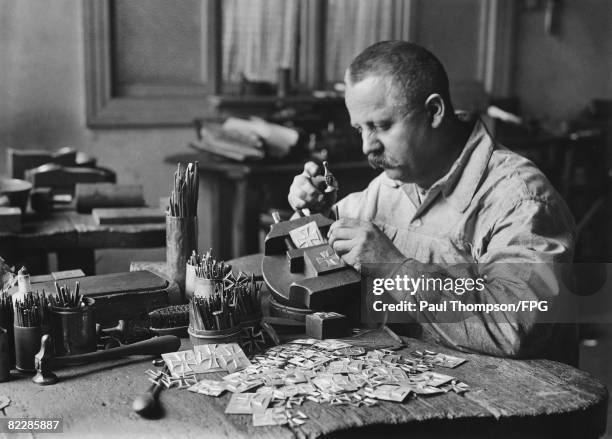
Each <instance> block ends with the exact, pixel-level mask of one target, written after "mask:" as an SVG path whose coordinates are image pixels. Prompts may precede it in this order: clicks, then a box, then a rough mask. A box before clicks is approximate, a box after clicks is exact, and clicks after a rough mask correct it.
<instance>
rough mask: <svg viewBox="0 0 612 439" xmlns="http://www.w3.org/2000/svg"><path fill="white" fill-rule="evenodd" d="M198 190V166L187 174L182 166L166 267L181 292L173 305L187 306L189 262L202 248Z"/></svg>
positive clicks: (177, 177) (172, 200)
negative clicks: (199, 247)
mask: <svg viewBox="0 0 612 439" xmlns="http://www.w3.org/2000/svg"><path fill="white" fill-rule="evenodd" d="M198 189H199V176H198V163H197V162H195V163H189V164H188V165H187V167H186V168H185V169H184V170H183V169H182V168H181V164H180V163H179V164H178V169H177V171H176V173H175V174H174V184H173V187H172V191H171V193H170V199H169V202H168V204H169V206H168V212H167V214H166V264H167V267H168V274H169V276H170V277H171V278H172V280H174V281H175V282H176V283H177V284H178V286H179V290H180V295H179V296H178V297H170V303H171V304H173V305H176V304H180V303H184V302H185V280H186V269H187V262H188V260H189V257H190V255H191V252H192V250H193V249H194V248H197V245H198V217H197V213H198V212H197V211H198Z"/></svg>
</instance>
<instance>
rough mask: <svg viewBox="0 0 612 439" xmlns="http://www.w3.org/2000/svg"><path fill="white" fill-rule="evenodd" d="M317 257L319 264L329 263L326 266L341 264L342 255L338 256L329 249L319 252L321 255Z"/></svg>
mask: <svg viewBox="0 0 612 439" xmlns="http://www.w3.org/2000/svg"><path fill="white" fill-rule="evenodd" d="M316 259H317V264H319V265H323V264H327V265H326V268H329V267H335V266H336V265H339V264H340V256H338V255H337V254H336V253H331V252H330V250H329V249H327V250H324V251H322V252H321V253H319V256H317V258H316Z"/></svg>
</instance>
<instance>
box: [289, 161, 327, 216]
mask: <svg viewBox="0 0 612 439" xmlns="http://www.w3.org/2000/svg"><path fill="white" fill-rule="evenodd" d="M326 186H327V185H326V184H325V177H323V167H321V166H319V165H317V164H316V163H315V162H307V163H306V164H305V165H304V172H302V173H301V174H299V175H296V176H295V177H294V178H293V183H292V184H291V187H290V188H289V196H288V197H287V199H288V200H289V204H290V205H291V207H292V208H293V209H294V210H298V209H309V210H310V211H311V212H313V213H322V214H324V215H329V212H330V211H331V207H332V206H333V205H334V203H335V202H336V199H337V198H338V194H337V192H336V191H333V192H329V193H327V194H326V193H324V191H325V188H326Z"/></svg>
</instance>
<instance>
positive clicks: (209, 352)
mask: <svg viewBox="0 0 612 439" xmlns="http://www.w3.org/2000/svg"><path fill="white" fill-rule="evenodd" d="M163 358H164V361H165V363H166V366H167V367H168V369H169V376H168V377H164V379H165V380H166V381H163V382H168V383H169V385H167V386H168V387H171V386H174V385H176V386H178V387H185V388H187V389H188V390H190V391H192V392H196V393H200V394H204V395H208V396H219V395H221V394H223V393H224V392H226V391H229V392H232V397H231V399H230V401H229V403H228V405H227V408H226V410H225V413H227V414H252V415H253V425H255V426H263V425H284V424H289V425H290V426H299V425H302V424H303V423H304V422H306V420H307V419H308V417H307V416H306V415H305V414H304V413H303V412H302V411H301V410H299V409H297V407H299V406H301V405H302V404H303V403H304V402H305V401H312V402H316V403H319V404H321V403H328V404H330V405H348V406H353V407H370V406H373V405H376V404H377V403H378V401H394V402H403V401H405V400H406V399H407V398H408V396H409V395H411V394H413V395H434V394H440V393H446V392H449V391H454V392H456V393H463V392H465V391H467V390H469V386H468V385H467V384H465V383H462V382H459V381H458V380H456V379H455V378H454V377H452V376H450V375H446V374H442V373H438V372H434V371H432V367H433V366H441V367H447V368H454V367H457V366H459V365H461V364H462V363H463V362H465V360H464V359H461V358H458V357H453V356H450V355H446V354H442V353H436V352H432V351H414V352H412V354H410V355H409V356H404V355H399V354H397V353H395V352H394V351H392V350H388V349H373V350H366V349H364V348H362V347H354V346H352V345H350V344H348V343H345V342H343V341H340V340H315V339H301V340H295V341H293V342H291V343H289V344H285V345H280V346H275V347H272V348H269V349H268V350H267V351H266V352H265V353H264V354H261V355H255V356H253V357H252V358H251V359H250V360H249V359H247V357H246V356H245V355H244V353H243V352H242V350H241V349H240V347H238V346H237V345H236V344H218V345H212V344H211V345H204V346H196V347H194V350H193V351H181V352H175V353H171V354H163ZM213 371H227V372H228V375H226V376H224V377H223V378H222V379H221V380H211V379H199V380H198V378H197V374H200V373H206V372H213ZM148 374H154V375H152V378H155V377H159V372H157V373H155V372H152V371H148Z"/></svg>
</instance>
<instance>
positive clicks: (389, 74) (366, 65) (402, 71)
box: [345, 41, 451, 110]
mask: <svg viewBox="0 0 612 439" xmlns="http://www.w3.org/2000/svg"><path fill="white" fill-rule="evenodd" d="M371 76H373V77H380V78H384V79H386V80H388V81H390V87H388V89H389V93H390V94H391V96H390V98H391V99H392V100H393V101H394V103H395V104H396V105H398V106H400V107H403V108H405V109H406V110H413V109H416V108H418V107H421V106H424V105H425V101H426V99H427V97H428V96H430V95H431V94H434V93H437V94H439V95H440V96H441V97H442V98H443V99H444V101H445V102H446V105H447V106H448V108H449V109H450V108H451V102H450V93H449V86H448V77H447V75H446V71H445V70H444V66H442V63H441V62H440V61H439V60H438V58H436V57H435V56H434V55H433V54H432V53H431V52H429V51H428V50H426V49H425V48H423V47H421V46H418V45H416V44H413V43H409V42H406V41H381V42H378V43H375V44H373V45H371V46H370V47H368V48H367V49H365V50H364V51H363V52H361V53H360V54H359V55H357V57H356V58H355V59H354V60H353V62H352V63H351V65H350V66H349V68H348V69H347V71H346V75H345V81H346V82H347V85H353V84H356V83H358V82H361V81H362V80H364V79H366V78H368V77H371Z"/></svg>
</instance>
